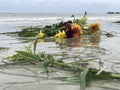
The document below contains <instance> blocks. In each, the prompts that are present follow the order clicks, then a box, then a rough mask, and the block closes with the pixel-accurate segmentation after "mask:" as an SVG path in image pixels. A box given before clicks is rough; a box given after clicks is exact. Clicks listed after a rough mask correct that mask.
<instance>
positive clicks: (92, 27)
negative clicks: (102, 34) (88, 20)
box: [88, 22, 100, 34]
mask: <svg viewBox="0 0 120 90" xmlns="http://www.w3.org/2000/svg"><path fill="white" fill-rule="evenodd" d="M99 29H100V24H99V23H98V22H94V23H92V24H90V25H89V26H88V30H90V32H91V33H92V34H96V33H98V31H99Z"/></svg>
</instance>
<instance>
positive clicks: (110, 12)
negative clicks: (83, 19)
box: [107, 12, 120, 14]
mask: <svg viewBox="0 0 120 90" xmlns="http://www.w3.org/2000/svg"><path fill="white" fill-rule="evenodd" d="M107 14H120V12H107Z"/></svg>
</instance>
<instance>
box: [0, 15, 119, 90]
mask: <svg viewBox="0 0 120 90" xmlns="http://www.w3.org/2000/svg"><path fill="white" fill-rule="evenodd" d="M17 15H18V14H17ZM39 15H40V14H37V15H32V14H31V15H28V16H27V15H26V14H25V15H24V17H23V16H22V14H21V15H19V16H17V18H14V17H16V14H10V15H6V17H5V16H4V15H3V16H4V17H3V18H2V19H1V20H0V32H8V31H17V30H20V28H18V26H26V25H28V26H29V25H46V24H52V23H55V22H59V21H60V20H67V19H69V18H68V16H65V17H63V16H54V17H52V16H47V15H46V16H44V15H43V16H41V17H39ZM11 17H12V18H11ZM33 17H36V18H33ZM10 18H11V19H10ZM56 18H57V19H56ZM116 18H117V19H116ZM118 18H119V16H118V15H113V16H111V15H110V16H109V15H104V16H103V15H102V14H101V15H91V16H90V18H89V20H88V23H90V22H93V21H96V20H97V21H99V22H100V23H101V30H104V31H107V32H111V33H113V34H114V35H115V36H114V37H107V36H99V35H98V36H82V37H81V38H76V39H75V38H73V39H62V40H61V39H55V38H53V37H50V38H44V39H41V40H40V41H39V43H38V45H37V51H36V53H38V52H41V51H42V52H43V51H44V52H46V53H49V54H52V55H53V56H54V57H55V58H56V59H58V58H61V57H62V59H63V61H64V62H66V63H71V62H73V61H79V60H80V59H83V60H84V59H90V58H98V59H94V60H92V61H89V63H88V67H94V68H97V69H102V68H105V70H106V71H111V72H114V73H120V69H119V68H120V65H119V64H120V56H119V55H120V51H119V50H120V47H119V46H120V31H119V28H120V25H119V24H115V23H111V22H113V21H116V20H118ZM41 19H42V20H41ZM43 19H45V20H43ZM36 20H37V21H36ZM28 39H31V38H28ZM31 41H32V40H31ZM28 44H29V43H25V42H24V40H23V38H19V37H17V36H10V35H4V34H0V47H2V48H7V49H2V50H1V51H0V60H4V59H3V57H4V56H9V55H13V54H15V51H17V50H21V49H23V50H24V46H25V45H28ZM81 52H82V53H81ZM3 64H4V62H2V61H1V62H0V90H33V89H35V90H66V89H69V90H80V85H79V83H72V82H66V81H63V78H64V77H69V76H73V75H74V74H75V73H74V74H73V73H72V72H69V71H63V70H59V69H54V68H52V69H50V70H52V72H50V73H49V75H48V74H46V73H45V72H44V69H43V68H40V67H42V66H39V67H38V66H35V65H8V66H5V65H3ZM119 83H120V81H119V80H102V81H93V82H91V83H90V85H89V86H88V87H87V89H86V90H120V85H119Z"/></svg>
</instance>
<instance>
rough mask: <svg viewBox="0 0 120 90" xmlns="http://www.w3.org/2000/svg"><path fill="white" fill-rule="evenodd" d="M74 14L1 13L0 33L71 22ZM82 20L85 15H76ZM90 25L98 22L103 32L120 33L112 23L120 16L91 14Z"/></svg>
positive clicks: (119, 26)
mask: <svg viewBox="0 0 120 90" xmlns="http://www.w3.org/2000/svg"><path fill="white" fill-rule="evenodd" d="M71 15H73V14H47V13H0V33H2V32H13V31H18V30H20V28H19V26H43V25H51V24H53V23H58V22H60V21H67V20H71V19H72V18H71ZM74 15H75V18H80V17H82V16H83V15H84V13H83V14H74ZM88 17H89V18H88V22H87V23H88V24H89V23H91V22H94V21H98V22H100V24H101V30H104V31H108V32H117V33H120V30H119V28H120V25H119V24H116V23H112V22H115V21H119V20H120V14H104V13H103V14H89V13H88Z"/></svg>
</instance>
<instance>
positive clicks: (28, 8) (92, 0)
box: [0, 0, 120, 13]
mask: <svg viewBox="0 0 120 90" xmlns="http://www.w3.org/2000/svg"><path fill="white" fill-rule="evenodd" d="M119 5H120V0H0V12H8V13H16V12H18V13H20V12H23V13H81V12H84V11H87V12H92V13H99V12H109V11H114V12H117V11H118V12H119V11H120V6H119Z"/></svg>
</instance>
